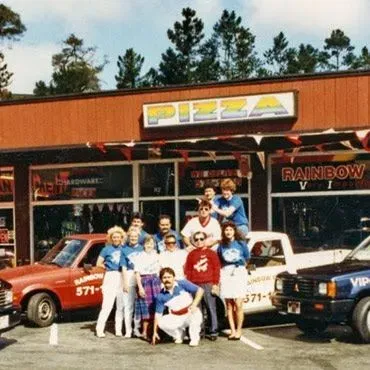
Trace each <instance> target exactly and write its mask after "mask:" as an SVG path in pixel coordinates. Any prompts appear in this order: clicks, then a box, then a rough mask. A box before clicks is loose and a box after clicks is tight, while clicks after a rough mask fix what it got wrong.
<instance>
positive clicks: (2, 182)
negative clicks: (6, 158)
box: [0, 168, 14, 202]
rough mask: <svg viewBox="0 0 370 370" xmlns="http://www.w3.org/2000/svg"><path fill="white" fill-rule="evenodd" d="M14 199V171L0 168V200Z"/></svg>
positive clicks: (9, 200)
mask: <svg viewBox="0 0 370 370" xmlns="http://www.w3.org/2000/svg"><path fill="white" fill-rule="evenodd" d="M13 200H14V173H13V170H12V169H7V168H0V202H13Z"/></svg>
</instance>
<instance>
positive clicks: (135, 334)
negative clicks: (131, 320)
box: [134, 330, 143, 338]
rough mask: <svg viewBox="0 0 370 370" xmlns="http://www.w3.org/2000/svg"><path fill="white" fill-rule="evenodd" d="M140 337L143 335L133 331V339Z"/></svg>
mask: <svg viewBox="0 0 370 370" xmlns="http://www.w3.org/2000/svg"><path fill="white" fill-rule="evenodd" d="M142 336H143V334H141V333H140V331H139V330H134V337H136V338H141V337H142Z"/></svg>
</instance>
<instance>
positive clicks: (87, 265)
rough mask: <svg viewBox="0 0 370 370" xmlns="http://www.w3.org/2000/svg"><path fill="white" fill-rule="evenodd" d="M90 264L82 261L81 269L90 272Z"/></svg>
mask: <svg viewBox="0 0 370 370" xmlns="http://www.w3.org/2000/svg"><path fill="white" fill-rule="evenodd" d="M92 267H93V266H92V264H91V263H84V266H83V269H84V271H85V272H90V271H91V270H92Z"/></svg>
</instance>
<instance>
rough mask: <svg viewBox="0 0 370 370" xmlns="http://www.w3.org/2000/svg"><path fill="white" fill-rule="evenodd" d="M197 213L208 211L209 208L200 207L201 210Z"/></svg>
mask: <svg viewBox="0 0 370 370" xmlns="http://www.w3.org/2000/svg"><path fill="white" fill-rule="evenodd" d="M199 211H209V208H208V207H202V208H199Z"/></svg>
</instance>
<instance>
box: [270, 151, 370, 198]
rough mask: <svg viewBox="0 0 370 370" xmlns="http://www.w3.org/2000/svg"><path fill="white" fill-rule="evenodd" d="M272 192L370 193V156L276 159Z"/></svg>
mask: <svg viewBox="0 0 370 370" xmlns="http://www.w3.org/2000/svg"><path fill="white" fill-rule="evenodd" d="M271 170H272V176H271V179H272V192H274V193H284V192H310V191H325V192H327V191H340V190H343V191H345V190H365V189H367V190H368V189H370V156H369V155H367V154H354V153H345V154H337V155H336V154H327V155H318V156H302V157H300V156H297V157H295V158H294V162H293V163H291V162H290V158H277V157H276V158H275V157H274V158H273V159H272V167H271Z"/></svg>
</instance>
